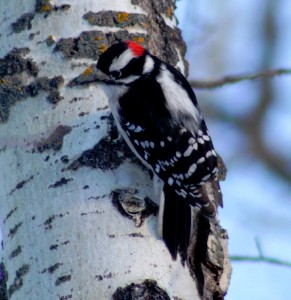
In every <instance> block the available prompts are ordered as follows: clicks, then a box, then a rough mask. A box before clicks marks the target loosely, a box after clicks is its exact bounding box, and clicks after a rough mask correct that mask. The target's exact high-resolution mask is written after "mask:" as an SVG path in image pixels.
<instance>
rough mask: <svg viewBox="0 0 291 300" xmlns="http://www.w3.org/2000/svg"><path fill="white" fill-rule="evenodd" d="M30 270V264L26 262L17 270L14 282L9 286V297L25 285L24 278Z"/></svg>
mask: <svg viewBox="0 0 291 300" xmlns="http://www.w3.org/2000/svg"><path fill="white" fill-rule="evenodd" d="M28 272H29V265H28V264H24V265H23V266H22V267H21V268H19V269H18V270H17V271H16V274H15V278H14V281H13V283H12V284H11V285H10V286H9V288H8V296H9V298H10V297H11V296H12V294H13V293H14V292H16V291H17V290H19V289H20V288H21V287H22V286H23V278H24V276H25V275H26V274H27V273H28Z"/></svg>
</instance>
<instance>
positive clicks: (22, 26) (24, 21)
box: [11, 13, 34, 33]
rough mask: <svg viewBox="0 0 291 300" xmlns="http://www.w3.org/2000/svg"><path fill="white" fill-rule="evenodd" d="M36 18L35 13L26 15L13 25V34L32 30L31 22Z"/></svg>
mask: <svg viewBox="0 0 291 300" xmlns="http://www.w3.org/2000/svg"><path fill="white" fill-rule="evenodd" d="M33 18H34V14H33V13H25V14H23V15H22V16H20V17H19V18H18V19H17V20H16V21H15V22H14V23H12V24H11V28H12V32H14V33H19V32H21V31H23V30H30V29H31V21H32V20H33Z"/></svg>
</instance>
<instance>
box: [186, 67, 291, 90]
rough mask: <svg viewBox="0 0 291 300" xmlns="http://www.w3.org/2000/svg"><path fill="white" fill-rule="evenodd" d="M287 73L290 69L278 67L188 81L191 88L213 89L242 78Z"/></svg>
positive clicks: (256, 77) (290, 72) (252, 78)
mask: <svg viewBox="0 0 291 300" xmlns="http://www.w3.org/2000/svg"><path fill="white" fill-rule="evenodd" d="M289 74H291V69H285V68H279V69H274V70H264V71H261V72H256V73H253V74H242V75H227V76H224V77H222V78H220V79H216V80H190V81H189V83H190V85H191V86H192V87H193V88H200V89H214V88H218V87H222V86H224V85H226V84H230V83H236V82H240V81H244V80H254V79H258V78H267V77H274V76H278V75H289Z"/></svg>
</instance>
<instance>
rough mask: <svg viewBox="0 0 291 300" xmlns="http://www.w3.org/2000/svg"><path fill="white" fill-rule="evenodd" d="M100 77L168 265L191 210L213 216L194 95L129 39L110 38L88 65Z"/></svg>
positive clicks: (210, 161) (204, 137)
mask: <svg viewBox="0 0 291 300" xmlns="http://www.w3.org/2000/svg"><path fill="white" fill-rule="evenodd" d="M96 68H97V71H98V72H100V73H101V74H103V75H104V76H105V78H107V79H103V80H100V82H101V83H103V84H104V85H105V87H106V89H107V91H109V99H108V101H109V107H110V109H111V111H112V114H113V117H114V120H115V122H116V125H117V128H118V131H119V133H120V134H121V136H122V137H123V138H124V140H125V142H126V143H127V144H128V146H129V148H130V149H131V150H132V152H133V153H134V154H135V155H136V157H138V158H139V159H140V160H141V162H142V163H143V164H144V165H145V166H146V167H147V168H148V169H149V170H150V171H151V172H152V173H153V186H154V190H155V195H156V197H157V198H158V200H159V203H160V204H159V216H158V231H159V233H160V235H161V237H162V238H163V239H164V242H165V244H166V246H167V248H168V249H169V252H170V254H171V256H172V258H173V259H174V260H176V259H177V255H178V253H179V254H180V256H181V258H182V260H183V261H185V259H186V258H187V251H188V247H189V243H190V237H191V231H192V226H193V225H192V221H193V220H192V215H193V209H194V208H196V209H197V210H198V211H199V213H201V215H203V216H206V217H207V218H214V217H215V216H216V214H217V206H218V204H217V203H214V201H213V200H212V199H210V198H209V197H208V195H207V193H206V192H205V190H204V189H203V187H204V186H205V183H206V182H209V181H212V182H214V183H215V184H216V186H217V187H218V189H219V199H218V203H219V204H220V205H221V206H222V195H221V192H220V188H219V183H218V158H217V153H216V151H215V149H214V146H213V143H212V139H211V137H210V135H209V131H208V129H207V126H206V124H205V120H204V117H203V115H202V113H201V110H200V108H199V105H198V102H197V99H196V96H195V93H194V91H193V89H192V87H191V85H190V84H189V82H188V81H187V79H186V78H185V77H184V75H183V74H182V73H181V72H180V71H179V70H178V69H176V68H175V67H174V66H172V65H170V64H168V63H167V62H165V61H162V60H161V59H159V58H158V57H156V56H155V55H152V54H151V53H150V52H149V51H148V50H147V49H146V48H144V47H143V46H142V45H141V44H139V43H136V42H134V41H118V42H116V43H114V44H113V45H111V46H110V47H109V48H108V49H107V50H106V51H105V52H103V53H102V54H101V55H100V57H99V59H98V62H97V65H96Z"/></svg>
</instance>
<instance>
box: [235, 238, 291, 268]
mask: <svg viewBox="0 0 291 300" xmlns="http://www.w3.org/2000/svg"><path fill="white" fill-rule="evenodd" d="M255 242H256V247H257V250H258V252H259V255H258V256H248V255H243V256H240V255H233V256H230V260H231V261H247V262H266V263H269V264H273V265H279V266H284V267H288V268H291V262H288V261H284V260H281V259H277V258H274V257H267V256H265V255H264V253H263V248H262V246H261V243H260V240H259V239H258V237H256V238H255Z"/></svg>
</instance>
